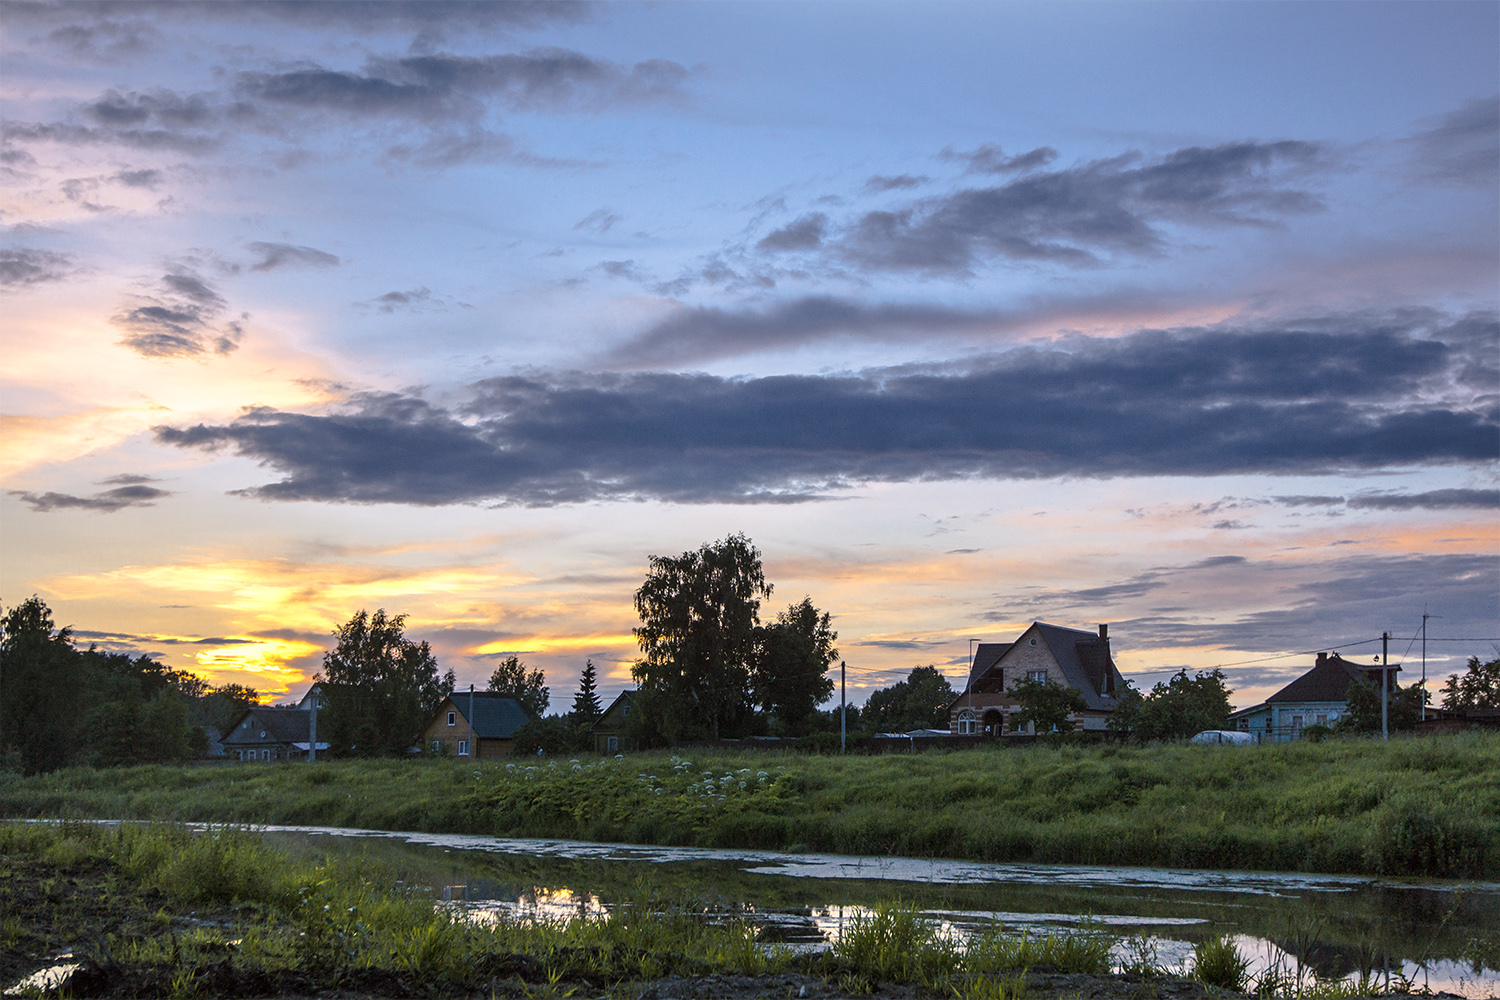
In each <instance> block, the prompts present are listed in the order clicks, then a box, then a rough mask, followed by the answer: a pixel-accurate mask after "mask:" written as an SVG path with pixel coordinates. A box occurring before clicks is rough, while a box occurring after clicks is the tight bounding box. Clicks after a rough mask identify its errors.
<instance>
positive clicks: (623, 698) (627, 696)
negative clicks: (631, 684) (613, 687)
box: [589, 688, 635, 732]
mask: <svg viewBox="0 0 1500 1000" xmlns="http://www.w3.org/2000/svg"><path fill="white" fill-rule="evenodd" d="M634 695H635V688H629V689H627V690H624V691H621V692H620V693H619V694H618V695H616V696H615V700H614V701H612V702H610V703H609V705H608V707H606V708H605V709H604V711H602V712H600V713H599V718H597V719H595V720H594V724H593V725H592V726H590V727H589V732H594V731H596V730H597V731H599V732H614V727H613V726H605V727H604V728H603V729H600V728H599V727H600V726H604V720H605V719H607V718H609V714H610V713H611V712H613V711H614V710H615V708H616V707H617V706H618V705H620V704H621V703H624V704H629V703H630V702H631V701H633V700H635V699H634Z"/></svg>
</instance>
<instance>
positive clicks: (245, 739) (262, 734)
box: [220, 707, 328, 762]
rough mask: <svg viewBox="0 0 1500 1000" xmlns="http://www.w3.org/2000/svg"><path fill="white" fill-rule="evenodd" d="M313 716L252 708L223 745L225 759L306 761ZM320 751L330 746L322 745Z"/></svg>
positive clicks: (237, 722) (233, 727) (289, 710)
mask: <svg viewBox="0 0 1500 1000" xmlns="http://www.w3.org/2000/svg"><path fill="white" fill-rule="evenodd" d="M311 731H312V713H311V712H305V711H303V710H302V709H300V708H259V707H257V708H251V709H246V710H245V713H244V714H243V715H241V716H240V717H239V718H238V719H236V720H235V721H234V725H232V726H230V727H229V733H228V735H226V736H224V737H223V738H222V739H221V740H220V742H221V743H222V744H223V747H224V756H225V757H229V758H232V759H234V760H238V761H267V762H269V761H273V760H306V759H307V750H308V736H309V734H310V733H311ZM318 749H319V750H327V749H328V744H327V743H323V742H321V741H320V742H319V743H318Z"/></svg>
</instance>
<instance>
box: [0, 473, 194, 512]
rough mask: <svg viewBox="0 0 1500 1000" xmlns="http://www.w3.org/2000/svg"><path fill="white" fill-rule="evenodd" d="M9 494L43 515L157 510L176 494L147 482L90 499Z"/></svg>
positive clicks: (119, 487)
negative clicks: (159, 502) (164, 501)
mask: <svg viewBox="0 0 1500 1000" xmlns="http://www.w3.org/2000/svg"><path fill="white" fill-rule="evenodd" d="M132 478H134V477H132ZM7 492H9V493H10V495H11V496H14V497H19V498H20V499H21V500H22V501H23V502H25V503H27V504H30V505H31V509H32V510H35V511H39V512H42V513H51V512H52V511H55V510H92V511H97V512H99V513H101V514H113V513H114V512H115V511H117V510H124V509H125V508H126V507H154V506H156V501H157V500H160V499H161V498H162V497H169V496H171V495H172V491H171V490H163V489H157V488H156V487H154V486H147V485H144V484H143V483H133V484H131V485H126V486H117V487H115V488H114V489H112V490H105V491H104V492H103V493H95V494H94V495H93V496H90V497H80V496H73V495H72V494H69V493H27V492H23V491H21V490H9V491H7Z"/></svg>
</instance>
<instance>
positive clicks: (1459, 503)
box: [1271, 489, 1500, 510]
mask: <svg viewBox="0 0 1500 1000" xmlns="http://www.w3.org/2000/svg"><path fill="white" fill-rule="evenodd" d="M1271 499H1272V500H1274V501H1275V502H1276V503H1279V504H1281V505H1283V506H1286V507H1343V506H1348V507H1352V508H1356V509H1359V508H1363V509H1367V510H1413V509H1415V508H1418V507H1422V508H1426V509H1429V510H1446V509H1453V508H1461V507H1500V489H1488V490H1475V489H1446V490H1428V491H1427V492H1425V493H1362V494H1359V495H1357V496H1352V497H1348V498H1347V499H1346V498H1344V497H1331V496H1276V497H1272V498H1271Z"/></svg>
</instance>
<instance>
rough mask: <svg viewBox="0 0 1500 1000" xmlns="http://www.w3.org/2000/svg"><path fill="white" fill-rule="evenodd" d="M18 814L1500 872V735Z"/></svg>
mask: <svg viewBox="0 0 1500 1000" xmlns="http://www.w3.org/2000/svg"><path fill="white" fill-rule="evenodd" d="M0 815H7V816H28V817H31V816H54V817H55V816H91V817H102V818H143V819H163V820H199V821H207V822H220V823H222V822H239V823H244V822H268V823H294V824H314V825H326V826H348V827H368V828H375V829H388V830H423V831H429V832H459V833H483V834H494V835H501V836H556V837H569V838H578V839H590V840H607V841H616V842H629V843H646V844H672V845H694V846H704V847H750V848H765V849H784V848H787V847H790V846H792V845H801V846H803V847H805V848H808V849H814V850H825V851H833V852H840V853H849V854H901V855H907V856H915V857H927V856H942V857H955V858H965V859H972V860H985V861H1032V862H1045V863H1086V864H1127V865H1157V866H1173V867H1194V868H1240V869H1270V870H1283V871H1314V872H1349V873H1364V874H1378V875H1427V876H1439V877H1446V878H1497V877H1500V734H1477V733H1475V734H1464V735H1461V736H1453V737H1444V738H1426V739H1398V740H1391V741H1390V742H1382V741H1378V740H1366V739H1338V740H1328V741H1325V742H1322V743H1319V744H1312V743H1293V744H1278V745H1268V746H1254V747H1203V746H1184V745H1163V746H1147V747H1130V746H1118V745H1109V746H1099V747H1076V746H1063V747H1057V748H1050V747H1044V746H1037V747H1030V748H1025V749H1011V748H1008V747H997V748H993V749H990V748H980V749H973V750H963V751H953V752H934V753H927V754H920V755H890V756H883V757H806V756H800V755H799V756H795V757H792V756H780V755H769V754H757V753H748V752H747V753H740V754H733V753H729V754H726V753H718V752H715V753H712V754H708V755H699V754H696V753H693V754H685V753H679V754H677V755H675V756H673V755H668V754H641V755H632V756H629V757H626V758H623V759H619V760H616V759H605V760H597V759H592V758H585V759H580V760H578V761H561V760H553V761H545V762H541V763H538V762H537V761H535V760H532V761H529V762H506V761H498V762H490V761H480V762H476V763H472V764H464V763H459V762H454V761H439V760H410V761H405V760H403V761H346V762H321V763H319V764H317V765H314V766H306V765H225V766H222V767H175V768H174V767H141V768H131V769H121V770H114V771H107V772H105V771H94V770H90V769H87V768H83V769H75V770H69V771H61V772H56V773H54V774H49V775H40V776H35V777H29V778H21V777H17V776H14V775H9V776H3V777H0Z"/></svg>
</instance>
